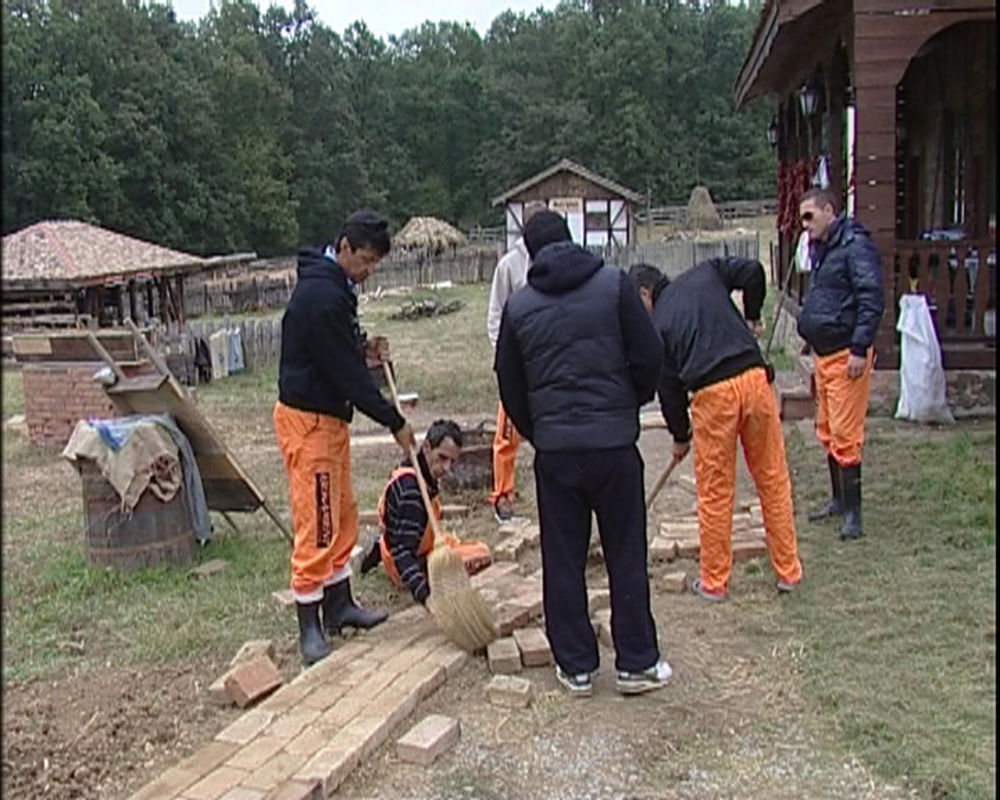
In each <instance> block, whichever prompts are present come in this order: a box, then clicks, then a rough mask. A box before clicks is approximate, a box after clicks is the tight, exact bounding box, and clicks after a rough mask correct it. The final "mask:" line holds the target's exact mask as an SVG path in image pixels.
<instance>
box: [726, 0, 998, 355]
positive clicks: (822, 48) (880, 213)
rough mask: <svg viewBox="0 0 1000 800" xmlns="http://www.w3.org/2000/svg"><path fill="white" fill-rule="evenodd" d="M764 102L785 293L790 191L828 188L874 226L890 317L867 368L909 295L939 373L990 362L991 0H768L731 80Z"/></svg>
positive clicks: (792, 229) (893, 338)
mask: <svg viewBox="0 0 1000 800" xmlns="http://www.w3.org/2000/svg"><path fill="white" fill-rule="evenodd" d="M759 95H773V96H774V97H775V98H776V99H777V111H776V114H775V117H774V120H773V122H772V123H771V128H770V130H769V132H768V135H769V138H771V140H772V143H773V144H774V145H775V148H776V155H777V162H778V200H779V204H778V227H779V231H780V244H779V247H778V258H777V262H778V263H777V269H778V273H779V275H778V278H779V281H780V285H781V286H784V285H785V281H786V278H787V277H788V276H790V277H791V280H792V281H793V284H792V289H793V291H792V301H793V302H792V303H791V305H792V307H793V309H795V308H796V307H797V304H796V302H795V301H796V300H798V302H799V303H800V302H801V299H802V297H803V294H804V292H805V290H806V288H807V282H808V275H802V276H798V275H793V274H792V273H791V271H790V264H791V263H792V259H793V254H794V250H795V244H796V241H797V238H798V234H799V223H798V219H797V217H798V197H800V196H801V194H802V192H803V191H804V190H805V189H806V188H807V187H808V186H809V184H810V183H811V182H812V181H813V179H814V177H815V175H816V174H817V169H818V167H819V163H820V159H821V158H823V157H825V160H826V167H827V174H828V177H829V187H830V188H831V189H832V190H833V191H835V192H837V193H838V194H839V195H840V197H841V198H842V199H843V201H844V205H845V207H846V208H847V211H848V213H851V214H853V215H855V216H856V217H857V219H859V220H860V221H861V222H862V223H863V224H864V225H865V226H866V227H867V228H868V230H869V231H871V234H872V236H873V238H874V241H875V243H876V245H877V246H878V248H879V250H880V252H881V256H882V267H883V271H884V277H885V284H884V285H885V290H886V314H885V316H884V318H883V320H882V324H881V327H880V329H879V333H878V337H877V339H876V349H877V353H878V360H877V367H878V368H881V369H897V368H898V364H899V337H898V334H897V333H896V330H895V329H896V322H897V314H898V308H899V303H898V301H899V298H900V296H901V295H902V294H903V293H904V292H908V291H919V292H923V293H925V294H926V295H927V297H928V301H929V305H930V308H931V311H932V314H933V315H934V319H935V321H936V325H937V330H938V335H939V339H940V341H941V346H942V353H943V358H944V365H945V367H946V369H990V368H993V367H994V360H995V350H994V346H995V341H996V339H995V337H996V324H995V314H996V310H995V309H996V290H995V287H996V275H995V272H996V241H995V226H996V171H997V162H996V142H997V128H996V5H995V3H994V2H993V0H765V2H764V4H763V8H762V10H761V16H760V20H759V22H758V25H757V28H756V31H755V33H754V36H753V40H752V43H751V46H750V49H749V52H748V53H747V56H746V60H745V62H744V64H743V67H742V68H741V70H740V73H739V76H738V78H737V80H736V85H735V97H736V102H737V104H738V105H741V106H742V105H744V104H745V103H747V102H748V101H749V100H751V99H752V98H754V97H756V96H759Z"/></svg>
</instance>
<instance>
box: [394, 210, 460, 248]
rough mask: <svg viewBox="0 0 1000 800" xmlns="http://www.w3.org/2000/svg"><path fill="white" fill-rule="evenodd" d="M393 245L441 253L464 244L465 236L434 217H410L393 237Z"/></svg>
mask: <svg viewBox="0 0 1000 800" xmlns="http://www.w3.org/2000/svg"><path fill="white" fill-rule="evenodd" d="M393 244H394V245H396V246H397V247H402V248H405V249H408V250H409V249H416V248H422V249H427V250H432V251H434V252H441V251H442V250H444V249H445V248H447V247H458V246H459V245H463V244H465V234H463V233H462V232H461V231H460V230H458V228H455V227H454V226H452V225H449V224H448V223H447V222H445V221H443V220H440V219H436V218H435V217H411V218H410V221H409V222H407V223H406V224H405V225H404V226H403V229H402V230H401V231H400V232H399V233H397V234H396V235H395V236H394V237H393Z"/></svg>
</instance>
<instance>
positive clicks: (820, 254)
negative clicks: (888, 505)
mask: <svg viewBox="0 0 1000 800" xmlns="http://www.w3.org/2000/svg"><path fill="white" fill-rule="evenodd" d="M799 217H800V219H801V221H802V227H803V228H804V229H805V230H806V231H807V232H808V234H809V242H810V248H809V249H810V260H811V263H812V265H813V267H812V277H811V281H810V287H809V293H808V294H807V295H806V299H805V303H804V305H803V307H802V311H801V313H800V314H799V324H798V330H799V335H800V336H801V337H802V338H803V339H805V340H806V342H807V343H808V344H809V346H810V347H811V348H812V349H813V352H814V358H813V367H814V370H815V379H816V436H817V437H818V438H819V440H820V443H821V444H822V445H823V449H824V450H826V453H827V465H828V467H829V469H830V483H831V486H832V490H831V497H830V500H829V502H827V504H826V505H825V506H823V508H821V509H818V510H817V511H813V512H810V514H809V519H810V520H811V521H813V522H815V521H818V520H822V519H826V518H828V517H832V516H841V515H843V519H844V522H843V526H842V528H841V534H840V535H841V538H842V539H844V540H849V539H857V538H858V537H859V536H861V448H862V445H863V443H864V438H865V416H866V414H867V412H868V395H869V392H870V390H871V375H872V364H873V360H874V350H873V348H872V343H873V342H874V341H875V332H876V331H877V330H878V325H879V320H880V319H881V318H882V312H883V310H884V309H885V299H884V297H883V293H882V268H881V265H880V262H879V254H878V250H877V249H876V248H875V245H874V244H873V243H872V240H871V237H870V235H869V233H868V231H867V230H866V229H865V227H864V226H863V225H862V224H861V223H859V222H858V221H857V220H854V219H850V218H848V217H847V215H845V214H839V215H838V213H837V198H836V197H835V196H834V194H833V193H832V192H830V191H828V190H826V189H819V188H813V189H809V190H808V191H807V192H806V193H805V194H804V195H802V199H801V201H800V203H799Z"/></svg>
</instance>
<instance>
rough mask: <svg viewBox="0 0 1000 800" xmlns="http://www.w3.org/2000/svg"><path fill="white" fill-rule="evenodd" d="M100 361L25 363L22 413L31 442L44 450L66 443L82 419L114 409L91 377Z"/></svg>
mask: <svg viewBox="0 0 1000 800" xmlns="http://www.w3.org/2000/svg"><path fill="white" fill-rule="evenodd" d="M103 366H104V363H103V362H89V361H88V362H63V363H58V362H56V363H51V362H50V363H38V364H24V365H22V367H21V377H22V386H23V391H24V416H25V422H26V423H27V425H28V437H29V439H30V440H31V443H32V444H34V445H35V446H37V447H40V448H43V449H45V450H58V449H61V448H62V447H64V446H65V445H66V442H67V441H68V440H69V437H70V435H71V434H72V433H73V428H75V427H76V423H77V422H78V421H79V420H81V419H90V418H94V417H96V418H100V419H106V418H108V417H113V416H115V409H114V406H113V405H112V403H111V400H110V399H109V398H108V396H107V394H105V392H104V387H103V386H101V384H99V383H98V382H97V381H95V380H94V373H95V372H97V371H98V370H99V369H101V367H103Z"/></svg>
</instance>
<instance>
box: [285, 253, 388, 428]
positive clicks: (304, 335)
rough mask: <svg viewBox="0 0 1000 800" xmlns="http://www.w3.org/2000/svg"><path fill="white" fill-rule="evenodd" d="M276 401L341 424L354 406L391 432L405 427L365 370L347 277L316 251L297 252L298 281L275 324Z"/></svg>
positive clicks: (355, 306) (355, 301)
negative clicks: (277, 339) (277, 333)
mask: <svg viewBox="0 0 1000 800" xmlns="http://www.w3.org/2000/svg"><path fill="white" fill-rule="evenodd" d="M278 398H279V399H280V400H281V402H282V403H284V404H285V405H287V406H291V407H292V408H297V409H299V410H301V411H313V412H316V413H318V414H327V415H329V416H332V417H337V418H338V419H342V420H344V421H345V422H350V421H351V419H352V418H353V416H354V407H355V406H357V407H358V408H359V409H360V410H361V412H362V413H364V414H365V415H367V416H369V417H371V418H372V419H373V420H375V421H376V422H379V423H381V424H382V425H385V426H386V427H387V428H389V430H390V431H392V432H393V433H395V432H396V431H398V430H399V429H400V428H402V427H403V425H404V424H405V422H406V421H405V420H404V419H403V417H402V416H401V415H400V414H399V412H398V411H396V409H395V408H393V407H392V406H391V405H390V404H389V403H388V402H387V401H386V399H385V398H384V397H383V396H382V394H381V393H380V392H379V390H378V389H377V388H376V387H375V382H374V381H373V380H372V376H371V373H369V372H368V368H367V366H365V359H364V353H363V352H362V343H361V327H360V325H359V324H358V298H357V296H356V295H355V294H354V292H353V290H352V289H351V287H350V286H349V284H348V281H347V274H346V273H345V272H344V270H343V267H341V266H340V264H338V263H337V262H336V261H334V260H332V259H329V258H326V257H325V256H324V255H323V252H322V251H321V250H316V249H313V248H304V249H302V250H300V251H299V266H298V282H297V283H296V284H295V290H294V291H293V292H292V296H291V299H290V300H289V301H288V308H287V309H286V310H285V315H284V316H283V317H282V319H281V361H280V363H279V366H278Z"/></svg>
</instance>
